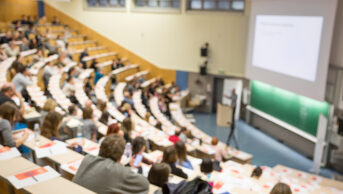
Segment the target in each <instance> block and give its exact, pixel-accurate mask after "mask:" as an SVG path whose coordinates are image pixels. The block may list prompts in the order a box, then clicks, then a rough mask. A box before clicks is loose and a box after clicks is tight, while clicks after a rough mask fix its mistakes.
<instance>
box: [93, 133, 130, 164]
mask: <svg viewBox="0 0 343 194" xmlns="http://www.w3.org/2000/svg"><path fill="white" fill-rule="evenodd" d="M124 150H125V140H124V139H123V138H122V137H120V136H119V135H117V134H111V135H109V136H106V137H105V139H104V141H103V142H102V143H101V145H100V151H99V156H100V157H103V158H109V159H111V160H113V161H114V162H119V161H120V159H121V156H122V155H123V153H124Z"/></svg>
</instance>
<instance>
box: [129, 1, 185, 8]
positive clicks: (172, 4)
mask: <svg viewBox="0 0 343 194" xmlns="http://www.w3.org/2000/svg"><path fill="white" fill-rule="evenodd" d="M135 4H136V7H148V8H180V0H135Z"/></svg>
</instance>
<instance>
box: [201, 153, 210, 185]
mask: <svg viewBox="0 0 343 194" xmlns="http://www.w3.org/2000/svg"><path fill="white" fill-rule="evenodd" d="M200 171H201V172H202V173H203V176H202V179H204V180H205V181H207V182H209V184H210V185H211V186H213V181H211V180H212V179H211V173H212V172H213V162H212V160H211V159H210V158H205V159H203V160H202V162H201V164H200Z"/></svg>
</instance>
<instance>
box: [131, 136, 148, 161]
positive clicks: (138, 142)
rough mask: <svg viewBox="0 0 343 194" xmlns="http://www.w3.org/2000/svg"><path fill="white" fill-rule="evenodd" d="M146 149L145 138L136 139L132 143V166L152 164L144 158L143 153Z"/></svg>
mask: <svg viewBox="0 0 343 194" xmlns="http://www.w3.org/2000/svg"><path fill="white" fill-rule="evenodd" d="M145 148H146V141H145V139H144V138H143V137H136V138H135V139H134V140H133V141H132V159H131V161H130V166H133V167H140V166H141V164H140V163H141V162H143V163H146V164H152V163H153V162H151V161H150V160H148V159H147V158H145V157H144V156H143V152H144V151H145Z"/></svg>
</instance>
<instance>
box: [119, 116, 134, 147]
mask: <svg viewBox="0 0 343 194" xmlns="http://www.w3.org/2000/svg"><path fill="white" fill-rule="evenodd" d="M121 127H122V130H123V132H124V139H125V141H126V142H131V141H132V139H131V132H132V130H133V123H132V121H131V119H130V117H126V118H125V119H124V120H123V123H122V125H121Z"/></svg>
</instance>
